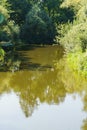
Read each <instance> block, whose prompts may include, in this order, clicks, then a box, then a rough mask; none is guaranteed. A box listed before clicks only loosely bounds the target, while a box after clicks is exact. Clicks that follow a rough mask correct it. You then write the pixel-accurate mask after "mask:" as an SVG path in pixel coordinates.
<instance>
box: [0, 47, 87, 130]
mask: <svg viewBox="0 0 87 130" xmlns="http://www.w3.org/2000/svg"><path fill="white" fill-rule="evenodd" d="M18 53H19V55H20V58H21V60H22V63H21V67H20V71H17V72H14V73H13V72H0V129H1V130H87V119H86V117H87V115H86V114H87V88H86V83H87V82H86V81H85V80H84V79H82V78H81V77H80V76H79V75H76V74H75V73H74V74H73V73H71V72H70V71H69V70H68V69H66V67H65V68H64V66H65V65H64V66H63V67H62V65H63V64H64V62H60V61H62V55H63V50H62V48H61V47H59V46H44V47H40V46H36V47H32V48H26V49H24V48H23V49H22V50H20V51H18ZM56 60H57V61H59V69H56V68H55V66H54V63H55V61H56Z"/></svg>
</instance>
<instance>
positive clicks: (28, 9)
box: [0, 0, 87, 72]
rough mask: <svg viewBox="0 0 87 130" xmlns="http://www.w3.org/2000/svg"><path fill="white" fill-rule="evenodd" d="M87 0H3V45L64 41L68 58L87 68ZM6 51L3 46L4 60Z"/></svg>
mask: <svg viewBox="0 0 87 130" xmlns="http://www.w3.org/2000/svg"><path fill="white" fill-rule="evenodd" d="M86 35H87V2H86V0H22V1H21V0H14V1H12V0H1V1H0V45H1V46H2V44H3V43H8V45H9V44H10V43H11V44H13V45H14V46H18V45H19V44H22V43H24V44H52V43H53V42H55V43H58V44H61V45H62V46H63V47H64V48H65V52H66V54H67V61H68V63H69V64H72V65H70V66H72V68H73V69H74V70H77V71H84V72H85V71H86V70H87V63H86V59H87V58H86V55H87V54H86V53H87V50H86V48H87V36H86ZM4 57H5V52H4V50H3V51H2V49H0V61H2V60H4Z"/></svg>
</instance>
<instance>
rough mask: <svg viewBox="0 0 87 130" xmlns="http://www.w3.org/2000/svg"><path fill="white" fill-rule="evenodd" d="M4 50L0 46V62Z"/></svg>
mask: <svg viewBox="0 0 87 130" xmlns="http://www.w3.org/2000/svg"><path fill="white" fill-rule="evenodd" d="M4 56H5V51H4V50H3V49H2V48H1V47H0V62H1V61H3V60H4Z"/></svg>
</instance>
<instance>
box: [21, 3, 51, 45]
mask: <svg viewBox="0 0 87 130" xmlns="http://www.w3.org/2000/svg"><path fill="white" fill-rule="evenodd" d="M21 38H22V39H23V40H24V41H25V42H27V43H45V42H46V43H47V42H48V41H49V42H52V39H53V24H52V21H51V19H50V18H49V16H48V15H47V14H46V12H45V11H43V10H41V8H40V7H39V6H38V5H34V6H33V7H32V9H31V11H29V13H28V14H27V16H26V21H25V24H24V26H23V27H22V30H21Z"/></svg>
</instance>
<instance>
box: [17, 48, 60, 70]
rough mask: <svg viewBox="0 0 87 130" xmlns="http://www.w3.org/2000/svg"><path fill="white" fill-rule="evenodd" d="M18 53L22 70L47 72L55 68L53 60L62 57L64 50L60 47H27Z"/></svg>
mask: <svg viewBox="0 0 87 130" xmlns="http://www.w3.org/2000/svg"><path fill="white" fill-rule="evenodd" d="M18 53H19V57H20V59H21V66H20V70H32V71H35V70H39V71H45V70H46V69H51V68H52V67H53V60H55V59H56V58H57V59H58V60H59V59H60V58H61V57H62V55H63V49H62V48H61V49H60V47H58V46H26V47H22V48H21V49H19V50H18ZM57 53H58V54H57Z"/></svg>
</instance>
